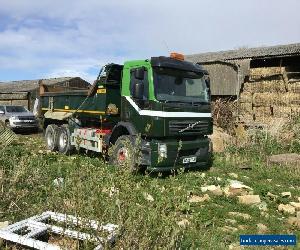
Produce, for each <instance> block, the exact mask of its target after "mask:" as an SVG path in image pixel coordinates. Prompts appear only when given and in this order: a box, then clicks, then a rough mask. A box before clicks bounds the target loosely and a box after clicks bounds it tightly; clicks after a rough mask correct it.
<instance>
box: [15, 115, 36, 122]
mask: <svg viewBox="0 0 300 250" xmlns="http://www.w3.org/2000/svg"><path fill="white" fill-rule="evenodd" d="M18 119H19V120H20V121H24V120H35V117H34V116H18Z"/></svg>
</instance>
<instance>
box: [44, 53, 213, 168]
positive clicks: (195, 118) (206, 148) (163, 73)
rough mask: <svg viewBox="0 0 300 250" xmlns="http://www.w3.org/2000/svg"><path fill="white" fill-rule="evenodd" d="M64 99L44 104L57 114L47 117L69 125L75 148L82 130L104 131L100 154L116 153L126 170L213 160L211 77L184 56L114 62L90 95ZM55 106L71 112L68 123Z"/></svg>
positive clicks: (114, 156) (113, 156)
mask: <svg viewBox="0 0 300 250" xmlns="http://www.w3.org/2000/svg"><path fill="white" fill-rule="evenodd" d="M72 95H73V96H72ZM61 96H65V97H63V98H59V95H56V96H53V95H52V96H51V93H50V94H48V98H47V96H45V98H43V99H44V100H43V101H42V106H43V107H47V106H48V108H46V109H45V110H47V112H48V111H51V112H52V115H49V112H48V114H45V117H46V118H47V117H48V118H49V117H50V120H51V122H50V123H51V124H53V122H54V123H56V126H58V127H61V126H62V125H64V126H65V127H66V124H67V127H68V130H69V132H68V133H67V134H69V137H70V140H69V142H68V143H70V144H71V146H72V144H73V146H74V145H75V142H74V141H75V135H76V136H77V137H78V136H80V134H82V133H77V132H78V131H80V129H92V130H93V129H94V130H95V129H98V130H99V131H100V134H101V136H100V137H101V138H102V139H101V140H102V141H101V149H98V151H100V153H103V152H104V151H105V152H109V151H110V159H111V162H112V163H113V164H115V165H119V166H121V167H124V166H125V165H130V168H132V169H137V167H138V166H145V167H147V168H148V169H149V170H152V171H163V170H170V169H174V168H178V167H185V168H189V167H201V166H202V167H205V166H207V165H209V164H210V162H211V153H212V152H211V150H212V147H211V142H210V140H209V139H208V137H207V135H209V134H211V133H212V128H213V126H212V117H211V107H210V84H209V77H208V73H207V71H205V70H204V69H203V68H202V67H201V66H200V65H197V64H193V63H191V62H187V61H184V58H183V56H182V55H180V54H173V55H172V56H171V57H152V58H151V59H146V60H136V61H128V62H125V63H124V65H117V64H109V65H107V66H105V67H103V68H102V70H101V71H100V73H99V76H98V78H97V80H96V81H95V83H94V85H93V87H92V88H91V90H90V91H89V93H87V94H85V96H82V97H81V98H78V97H75V96H76V95H74V93H73V94H68V93H64V94H61ZM50 97H51V98H52V109H51V110H49V103H50V102H49V100H50V99H49V98H50ZM53 98H54V99H53ZM76 98H77V99H76ZM67 99H68V100H69V102H68V101H66V100H67ZM70 100H72V101H70ZM79 100H81V101H79ZM55 106H57V107H58V108H56V110H61V111H60V112H62V111H63V112H65V113H66V114H67V115H66V116H65V119H61V120H57V119H55V116H56V117H58V116H57V114H55V115H53V112H54V113H55V112H57V111H55ZM70 106H73V107H70ZM62 107H64V109H61V108H62ZM65 108H66V109H65ZM72 111H73V112H72ZM78 111H80V112H78ZM81 111H82V112H81ZM58 112H59V111H58ZM97 112H98V113H97ZM68 115H69V116H68ZM74 119H77V122H76V123H75V126H74ZM46 120H47V119H46ZM55 120H57V121H55ZM72 120H73V121H72ZM46 123H47V121H46ZM51 124H49V119H48V125H51ZM75 130H77V132H76V131H75ZM57 134H59V133H57ZM72 134H73V139H72ZM96 134H97V133H95V136H96ZM98 137H99V136H98ZM100 137H99V138H100ZM56 140H57V141H59V139H55V140H54V141H56ZM99 143H100V141H99ZM58 144H59V143H58ZM79 146H80V145H79ZM82 146H83V145H82ZM108 149H109V150H108Z"/></svg>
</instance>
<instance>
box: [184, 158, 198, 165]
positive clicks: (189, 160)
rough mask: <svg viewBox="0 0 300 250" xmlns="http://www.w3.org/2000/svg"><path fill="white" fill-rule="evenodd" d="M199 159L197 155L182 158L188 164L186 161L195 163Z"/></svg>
mask: <svg viewBox="0 0 300 250" xmlns="http://www.w3.org/2000/svg"><path fill="white" fill-rule="evenodd" d="M196 161H197V157H196V156H193V157H186V158H183V160H182V163H183V164H186V163H194V162H196Z"/></svg>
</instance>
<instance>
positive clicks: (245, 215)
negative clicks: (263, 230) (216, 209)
mask: <svg viewBox="0 0 300 250" xmlns="http://www.w3.org/2000/svg"><path fill="white" fill-rule="evenodd" d="M228 214H229V215H231V216H234V217H240V218H243V219H245V220H250V219H251V215H249V214H245V213H240V212H229V213H228Z"/></svg>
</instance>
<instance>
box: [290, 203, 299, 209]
mask: <svg viewBox="0 0 300 250" xmlns="http://www.w3.org/2000/svg"><path fill="white" fill-rule="evenodd" d="M290 204H291V205H292V206H293V207H294V208H295V209H296V211H300V202H293V201H292V202H290Z"/></svg>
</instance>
